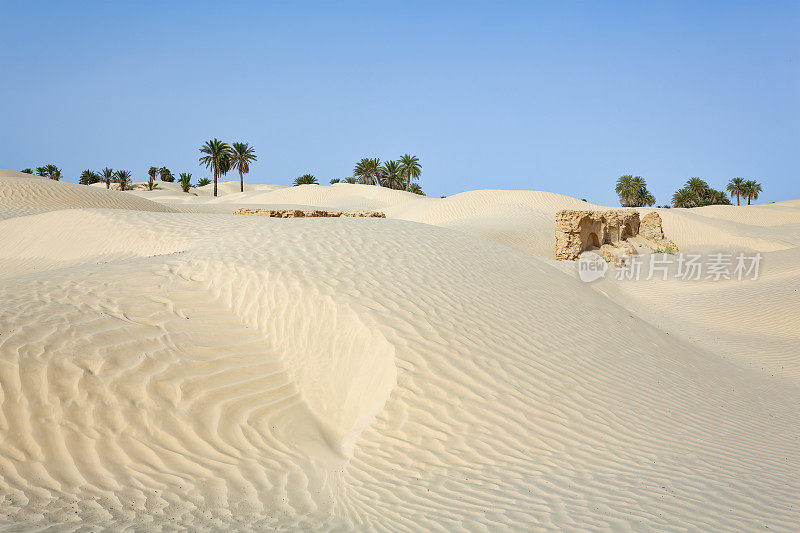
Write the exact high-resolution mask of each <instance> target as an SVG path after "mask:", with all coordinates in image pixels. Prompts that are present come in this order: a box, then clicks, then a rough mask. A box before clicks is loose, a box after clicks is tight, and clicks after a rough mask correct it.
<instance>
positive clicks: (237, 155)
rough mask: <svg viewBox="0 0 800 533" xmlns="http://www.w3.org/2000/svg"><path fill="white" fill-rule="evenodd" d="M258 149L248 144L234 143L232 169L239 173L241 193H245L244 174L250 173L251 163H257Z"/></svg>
mask: <svg viewBox="0 0 800 533" xmlns="http://www.w3.org/2000/svg"><path fill="white" fill-rule="evenodd" d="M257 159H258V158H257V157H256V149H255V148H253V147H252V146H250V145H249V144H247V143H233V147H232V149H231V169H235V170H238V171H239V191H240V192H244V174H247V173H248V172H250V163H252V162H253V161H256V160H257Z"/></svg>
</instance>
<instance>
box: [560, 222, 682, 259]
mask: <svg viewBox="0 0 800 533" xmlns="http://www.w3.org/2000/svg"><path fill="white" fill-rule="evenodd" d="M656 249H669V250H671V251H677V250H678V247H677V246H675V243H673V242H672V241H669V240H667V239H666V237H664V231H663V229H662V228H661V217H660V216H659V215H658V213H656V212H655V211H653V212H651V213H647V214H646V215H645V216H644V217H643V218H642V219H641V220H640V219H639V213H638V211H634V210H630V211H627V210H626V211H623V210H619V211H573V210H570V209H565V210H563V211H559V212H558V213H557V214H556V259H558V260H562V261H575V260H577V259H578V256H579V255H580V254H581V253H582V252H585V251H587V250H593V251H595V252H597V253H598V254H600V255H602V256H603V258H604V259H605V260H606V261H609V262H612V263H619V262H621V261H623V260H624V259H623V258H624V256H629V255H635V254H637V253H639V252H640V251H647V250H656Z"/></svg>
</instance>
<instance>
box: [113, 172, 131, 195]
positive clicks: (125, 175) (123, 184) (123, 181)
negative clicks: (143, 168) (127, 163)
mask: <svg viewBox="0 0 800 533" xmlns="http://www.w3.org/2000/svg"><path fill="white" fill-rule="evenodd" d="M114 181H116V182H117V183H119V190H121V191H124V190H125V189H126V188H128V187H130V184H131V173H130V171H128V170H117V172H116V173H115V174H114Z"/></svg>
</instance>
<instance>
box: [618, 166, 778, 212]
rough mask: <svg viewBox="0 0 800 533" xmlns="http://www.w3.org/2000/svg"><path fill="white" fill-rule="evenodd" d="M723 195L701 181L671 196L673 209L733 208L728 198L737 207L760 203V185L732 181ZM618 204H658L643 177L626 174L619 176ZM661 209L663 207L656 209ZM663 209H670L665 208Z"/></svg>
mask: <svg viewBox="0 0 800 533" xmlns="http://www.w3.org/2000/svg"><path fill="white" fill-rule="evenodd" d="M725 189H726V191H727V194H726V193H725V192H724V191H719V190H717V189H714V188H712V187H710V186H709V184H708V182H706V181H705V180H703V179H700V178H689V179H688V180H687V181H686V183H685V184H684V186H683V187H681V188H680V189H678V190H677V191H675V194H673V195H672V206H673V207H702V206H706V205H731V201H730V199H728V194H729V195H730V197H731V198H736V205H741V203H740V202H741V200H747V205H750V201H751V200H758V195H759V193H761V191H762V188H761V184H760V183H758V182H757V181H755V180H752V179H748V180H745V179H743V178H732V179H731V180H730V181H729V182H728V184H727V185H726V187H725ZM614 190H615V192H616V193H617V196H619V202H620V204H621V205H622V206H623V207H645V206H648V207H649V206H652V205H653V204H655V203H656V199H655V196H653V194H652V193H651V192H650V191H648V190H647V182H646V181H645V180H644V178H642V177H641V176H636V177H634V176H632V175H630V174H626V175H624V176H620V177H619V179H618V180H617V184H616V187H615V188H614ZM657 207H661V206H657ZM663 207H670V206H669V205H664V206H663Z"/></svg>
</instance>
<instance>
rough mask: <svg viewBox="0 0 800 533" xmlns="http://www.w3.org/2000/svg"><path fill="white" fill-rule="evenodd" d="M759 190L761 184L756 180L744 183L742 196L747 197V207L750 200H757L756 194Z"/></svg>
mask: <svg viewBox="0 0 800 533" xmlns="http://www.w3.org/2000/svg"><path fill="white" fill-rule="evenodd" d="M761 190H762V189H761V184H760V183H758V182H757V181H756V180H747V181H745V182H744V195H745V196H747V205H750V200H758V193H760V192H761Z"/></svg>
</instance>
